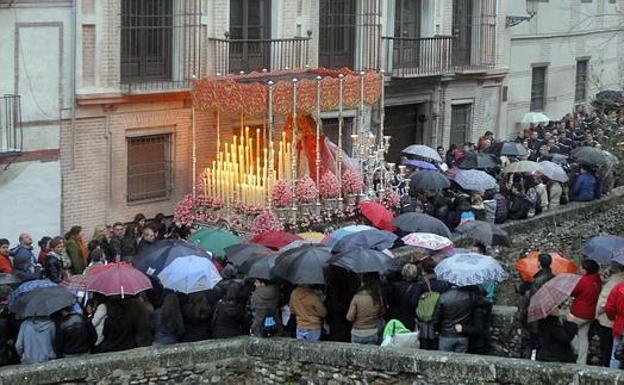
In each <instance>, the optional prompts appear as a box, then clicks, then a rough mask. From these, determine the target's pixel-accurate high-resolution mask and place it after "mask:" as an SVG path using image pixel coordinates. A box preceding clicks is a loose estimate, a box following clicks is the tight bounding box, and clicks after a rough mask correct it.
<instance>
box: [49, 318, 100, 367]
mask: <svg viewBox="0 0 624 385" xmlns="http://www.w3.org/2000/svg"><path fill="white" fill-rule="evenodd" d="M96 339H97V334H96V333H95V328H94V327H93V325H92V324H91V322H89V321H87V320H86V319H85V318H84V317H83V316H82V315H81V314H77V313H73V312H72V309H71V307H69V308H66V309H63V310H61V311H60V319H59V320H58V321H57V323H56V333H55V337H54V350H55V351H56V356H57V357H70V356H77V355H80V354H86V353H89V352H90V351H91V349H93V346H94V345H95V340H96Z"/></svg>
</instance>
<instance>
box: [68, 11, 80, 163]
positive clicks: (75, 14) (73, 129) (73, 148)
mask: <svg viewBox="0 0 624 385" xmlns="http://www.w3.org/2000/svg"><path fill="white" fill-rule="evenodd" d="M77 7H78V0H74V1H73V2H72V16H73V20H74V28H73V29H72V32H73V34H72V56H73V60H72V62H71V75H70V80H71V82H70V84H71V95H72V100H71V139H70V146H71V169H72V170H73V169H75V168H76V60H77V57H78V55H77V52H76V48H77V45H78V43H77V36H78V10H77Z"/></svg>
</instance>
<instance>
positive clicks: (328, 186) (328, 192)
mask: <svg viewBox="0 0 624 385" xmlns="http://www.w3.org/2000/svg"><path fill="white" fill-rule="evenodd" d="M320 187H321V188H320V193H321V197H322V198H336V197H337V196H338V195H339V194H340V184H339V183H338V178H336V175H334V173H333V172H331V171H326V172H325V174H323V176H321V186H320Z"/></svg>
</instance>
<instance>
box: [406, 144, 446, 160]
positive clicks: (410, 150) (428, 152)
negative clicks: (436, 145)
mask: <svg viewBox="0 0 624 385" xmlns="http://www.w3.org/2000/svg"><path fill="white" fill-rule="evenodd" d="M401 152H402V153H403V154H406V155H413V156H419V157H421V158H426V159H431V160H433V161H434V162H442V158H440V154H438V152H437V151H436V150H434V149H433V148H431V147H429V146H425V145H423V144H412V145H411V146H408V147H406V148H404V149H403V151H401Z"/></svg>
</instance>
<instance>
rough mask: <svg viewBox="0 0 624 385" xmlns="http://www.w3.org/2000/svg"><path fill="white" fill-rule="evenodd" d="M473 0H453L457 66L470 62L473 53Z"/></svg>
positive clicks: (454, 59)
mask: <svg viewBox="0 0 624 385" xmlns="http://www.w3.org/2000/svg"><path fill="white" fill-rule="evenodd" d="M472 7H473V0H453V37H454V39H453V42H454V44H453V61H454V64H455V65H456V66H465V65H469V64H470V56H471V54H472V49H471V48H472V24H473V23H472V18H473V14H472V13H473V12H472Z"/></svg>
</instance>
